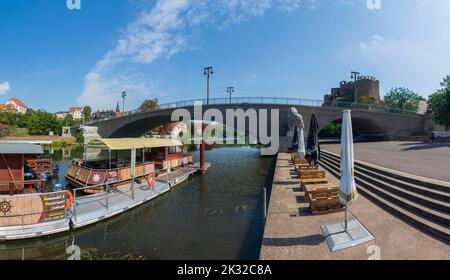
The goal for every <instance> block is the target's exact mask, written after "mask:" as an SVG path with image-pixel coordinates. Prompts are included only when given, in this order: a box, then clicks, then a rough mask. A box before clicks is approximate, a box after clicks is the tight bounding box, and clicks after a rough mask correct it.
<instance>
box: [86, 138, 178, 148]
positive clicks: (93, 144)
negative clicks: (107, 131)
mask: <svg viewBox="0 0 450 280" xmlns="http://www.w3.org/2000/svg"><path fill="white" fill-rule="evenodd" d="M87 146H88V147H89V148H98V149H109V150H112V151H116V150H131V149H133V148H135V149H142V148H161V147H178V146H183V143H181V142H180V141H178V140H175V139H170V138H97V139H93V140H91V141H89V143H88V144H87Z"/></svg>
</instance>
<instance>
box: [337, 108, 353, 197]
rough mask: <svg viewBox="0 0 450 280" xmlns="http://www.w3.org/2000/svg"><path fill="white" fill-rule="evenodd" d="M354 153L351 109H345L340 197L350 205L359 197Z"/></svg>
mask: <svg viewBox="0 0 450 280" xmlns="http://www.w3.org/2000/svg"><path fill="white" fill-rule="evenodd" d="M354 164H355V163H354V154H353V130H352V117H351V111H349V110H346V111H344V116H343V118H342V134H341V188H340V191H339V199H340V201H341V203H342V204H343V205H350V204H351V203H353V201H355V200H356V199H357V198H358V192H357V190H356V184H355V171H354Z"/></svg>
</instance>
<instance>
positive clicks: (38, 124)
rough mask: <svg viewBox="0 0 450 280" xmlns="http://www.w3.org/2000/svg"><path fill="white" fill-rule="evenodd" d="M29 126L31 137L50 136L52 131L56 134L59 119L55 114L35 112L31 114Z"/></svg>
mask: <svg viewBox="0 0 450 280" xmlns="http://www.w3.org/2000/svg"><path fill="white" fill-rule="evenodd" d="M27 124H28V133H29V134H30V135H48V134H49V132H50V131H53V132H56V130H57V128H58V119H57V118H56V116H55V115H54V114H51V113H48V112H45V111H34V112H33V113H31V116H30V118H29V119H28V122H27Z"/></svg>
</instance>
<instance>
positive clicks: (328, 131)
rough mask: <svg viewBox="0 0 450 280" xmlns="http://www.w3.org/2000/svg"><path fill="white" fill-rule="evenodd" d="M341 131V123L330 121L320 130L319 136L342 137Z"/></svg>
mask: <svg viewBox="0 0 450 280" xmlns="http://www.w3.org/2000/svg"><path fill="white" fill-rule="evenodd" d="M341 131H342V124H341V123H329V124H327V125H326V126H325V127H324V128H323V129H322V130H321V131H320V132H319V137H340V136H341Z"/></svg>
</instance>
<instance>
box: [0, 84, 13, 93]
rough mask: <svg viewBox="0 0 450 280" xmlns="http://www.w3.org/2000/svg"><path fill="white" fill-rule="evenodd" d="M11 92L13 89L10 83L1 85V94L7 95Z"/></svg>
mask: <svg viewBox="0 0 450 280" xmlns="http://www.w3.org/2000/svg"><path fill="white" fill-rule="evenodd" d="M10 90H11V87H10V86H9V82H7V81H5V82H3V83H0V94H6V93H8V92H9V91H10Z"/></svg>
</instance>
